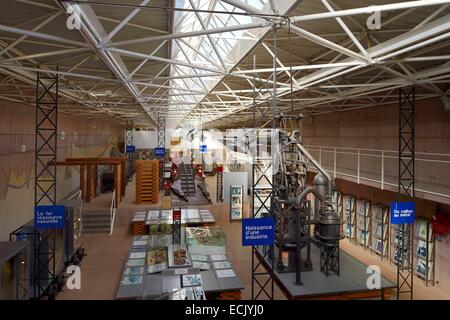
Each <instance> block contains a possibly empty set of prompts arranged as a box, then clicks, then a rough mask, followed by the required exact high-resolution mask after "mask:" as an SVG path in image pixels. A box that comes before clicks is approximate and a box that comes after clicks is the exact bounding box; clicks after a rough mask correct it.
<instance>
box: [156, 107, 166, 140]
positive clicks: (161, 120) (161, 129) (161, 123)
mask: <svg viewBox="0 0 450 320" xmlns="http://www.w3.org/2000/svg"><path fill="white" fill-rule="evenodd" d="M157 124H158V148H166V117H164V116H161V115H160V116H158V122H157Z"/></svg>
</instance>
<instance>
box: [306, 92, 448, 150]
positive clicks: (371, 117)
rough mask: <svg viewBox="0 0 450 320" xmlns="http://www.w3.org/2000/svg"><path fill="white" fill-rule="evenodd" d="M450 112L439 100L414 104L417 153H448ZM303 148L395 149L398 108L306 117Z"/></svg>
mask: <svg viewBox="0 0 450 320" xmlns="http://www.w3.org/2000/svg"><path fill="white" fill-rule="evenodd" d="M449 127H450V112H449V111H445V110H444V106H443V104H442V101H441V100H440V99H430V100H423V101H418V102H417V103H416V152H430V153H449V152H450V129H449ZM303 137H304V143H305V144H306V145H323V146H330V147H336V146H338V147H348V148H366V149H378V150H382V149H385V150H397V149H398V138H397V137H398V104H394V105H385V106H380V107H373V108H366V109H360V110H353V111H343V112H333V113H327V114H322V115H317V116H313V117H308V118H306V119H305V121H304V122H303Z"/></svg>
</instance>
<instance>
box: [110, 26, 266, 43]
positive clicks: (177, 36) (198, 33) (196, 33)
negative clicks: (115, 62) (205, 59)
mask: <svg viewBox="0 0 450 320" xmlns="http://www.w3.org/2000/svg"><path fill="white" fill-rule="evenodd" d="M270 24H271V23H270V22H254V23H247V24H241V25H237V26H228V27H222V28H214V29H208V30H198V31H191V32H179V33H172V34H168V35H163V36H157V37H145V38H139V39H132V40H124V41H119V42H112V43H109V44H107V45H105V47H119V46H124V45H129V44H136V43H142V42H151V41H163V40H171V39H180V38H187V37H199V36H203V35H208V34H214V33H225V32H232V31H239V30H249V29H255V28H264V27H268V26H269V25H270Z"/></svg>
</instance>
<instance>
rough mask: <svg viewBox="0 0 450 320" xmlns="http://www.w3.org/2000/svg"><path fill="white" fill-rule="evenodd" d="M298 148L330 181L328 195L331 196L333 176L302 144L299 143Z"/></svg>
mask: <svg viewBox="0 0 450 320" xmlns="http://www.w3.org/2000/svg"><path fill="white" fill-rule="evenodd" d="M297 147H298V148H299V149H300V151H301V152H302V153H303V154H304V155H305V156H306V157H307V158H308V159H309V160H310V161H311V162H312V164H313V165H314V166H315V167H316V168H317V170H319V171H320V173H321V174H323V175H324V176H325V177H326V178H327V180H328V194H331V192H332V187H331V180H332V178H331V176H330V175H329V174H328V172H327V171H326V170H325V169H324V168H323V167H322V165H321V164H320V163H319V162H317V160H316V159H315V158H314V157H313V156H312V155H311V154H310V153H309V151H308V150H306V148H305V147H304V146H303V145H301V144H300V143H297Z"/></svg>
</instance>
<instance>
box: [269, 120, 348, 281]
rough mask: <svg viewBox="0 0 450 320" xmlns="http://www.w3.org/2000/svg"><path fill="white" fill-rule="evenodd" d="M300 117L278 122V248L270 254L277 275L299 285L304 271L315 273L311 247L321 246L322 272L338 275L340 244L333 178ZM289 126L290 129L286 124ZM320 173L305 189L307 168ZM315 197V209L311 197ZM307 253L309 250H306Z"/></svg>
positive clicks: (275, 207)
mask: <svg viewBox="0 0 450 320" xmlns="http://www.w3.org/2000/svg"><path fill="white" fill-rule="evenodd" d="M302 118H303V117H302V116H295V117H286V116H283V115H279V116H278V117H277V118H276V126H275V127H276V128H277V129H275V132H276V134H277V135H279V149H278V150H277V151H276V152H273V154H272V159H273V160H272V161H273V166H274V171H273V177H272V179H273V191H272V192H273V196H272V202H271V206H270V211H269V212H267V213H266V215H268V216H272V217H273V218H274V219H275V222H276V224H275V245H274V246H273V251H272V252H271V253H270V256H271V259H270V260H271V261H272V263H273V267H274V269H275V270H276V271H277V272H280V273H282V272H296V283H297V284H298V285H301V272H308V271H312V270H313V269H314V266H313V265H312V261H311V245H317V246H319V247H320V271H321V272H323V273H324V274H325V275H327V276H328V275H330V274H333V273H334V274H337V275H339V240H340V239H341V238H342V235H341V231H340V230H341V228H340V225H341V220H340V217H339V215H338V213H337V212H336V210H335V209H333V205H332V194H333V191H334V190H333V189H334V186H333V180H332V178H331V177H330V176H329V174H328V173H327V172H326V170H325V169H324V168H323V167H322V166H321V165H320V163H319V162H318V161H317V160H316V159H314V157H313V156H312V155H311V154H310V153H309V152H308V151H307V150H306V149H305V147H304V146H303V143H302V136H301V130H300V128H301V121H302ZM288 124H290V131H288V130H289V129H288V128H287V125H288ZM311 166H312V167H314V168H315V169H316V171H317V175H316V176H315V178H314V182H313V186H307V184H306V181H307V174H308V168H310V167H311ZM309 194H313V195H314V207H312V205H311V204H312V203H311V201H310V200H308V195H309ZM304 251H306V252H304Z"/></svg>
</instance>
